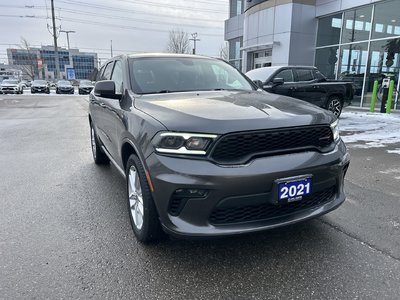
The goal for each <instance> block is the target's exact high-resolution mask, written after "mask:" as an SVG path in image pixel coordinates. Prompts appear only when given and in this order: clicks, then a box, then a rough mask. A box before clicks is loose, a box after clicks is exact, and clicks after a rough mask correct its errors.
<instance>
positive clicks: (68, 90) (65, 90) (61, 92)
mask: <svg viewBox="0 0 400 300" xmlns="http://www.w3.org/2000/svg"><path fill="white" fill-rule="evenodd" d="M57 91H58V93H59V94H73V93H74V89H73V88H71V89H63V88H59V89H57Z"/></svg>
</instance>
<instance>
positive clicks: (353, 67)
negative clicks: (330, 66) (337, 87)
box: [338, 42, 368, 104]
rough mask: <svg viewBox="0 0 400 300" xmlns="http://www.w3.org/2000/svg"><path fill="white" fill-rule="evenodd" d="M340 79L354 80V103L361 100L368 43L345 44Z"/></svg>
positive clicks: (341, 54)
mask: <svg viewBox="0 0 400 300" xmlns="http://www.w3.org/2000/svg"><path fill="white" fill-rule="evenodd" d="M340 57H341V59H340V64H339V70H338V79H340V80H345V81H352V82H353V88H354V99H353V101H352V104H357V103H358V104H359V103H360V101H361V95H362V88H363V82H364V74H365V71H366V69H367V59H368V43H367V42H365V43H357V44H350V45H343V46H342V47H341V52H340Z"/></svg>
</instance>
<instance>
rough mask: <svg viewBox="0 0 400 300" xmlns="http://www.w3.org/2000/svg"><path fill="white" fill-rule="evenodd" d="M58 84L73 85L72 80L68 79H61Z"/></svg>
mask: <svg viewBox="0 0 400 300" xmlns="http://www.w3.org/2000/svg"><path fill="white" fill-rule="evenodd" d="M57 84H58V85H71V82H69V81H66V80H60V81H59V82H58V83H57Z"/></svg>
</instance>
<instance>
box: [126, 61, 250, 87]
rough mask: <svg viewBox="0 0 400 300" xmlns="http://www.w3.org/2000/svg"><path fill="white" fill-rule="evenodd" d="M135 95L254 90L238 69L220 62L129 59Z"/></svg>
mask: <svg viewBox="0 0 400 300" xmlns="http://www.w3.org/2000/svg"><path fill="white" fill-rule="evenodd" d="M129 68H130V73H131V78H132V87H133V90H134V92H135V93H138V94H152V93H167V92H185V91H207V90H208V91H210V90H246V91H251V90H254V88H253V86H252V85H251V83H249V81H247V79H246V78H245V77H243V76H242V75H241V74H240V72H239V71H238V70H236V69H235V68H234V67H232V66H231V65H229V64H227V63H225V62H223V61H220V60H217V59H203V58H191V57H157V58H155V57H154V58H153V57H151V58H138V59H131V60H130V65H129Z"/></svg>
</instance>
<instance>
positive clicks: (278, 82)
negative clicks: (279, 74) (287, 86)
mask: <svg viewBox="0 0 400 300" xmlns="http://www.w3.org/2000/svg"><path fill="white" fill-rule="evenodd" d="M272 83H273V84H274V85H275V86H276V85H282V84H284V83H285V80H284V79H283V78H274V79H273V80H272Z"/></svg>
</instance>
